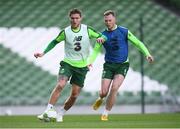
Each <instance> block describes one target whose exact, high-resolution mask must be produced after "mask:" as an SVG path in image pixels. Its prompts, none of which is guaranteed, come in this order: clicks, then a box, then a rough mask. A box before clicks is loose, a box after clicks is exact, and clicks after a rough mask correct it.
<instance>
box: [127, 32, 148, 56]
mask: <svg viewBox="0 0 180 129" xmlns="http://www.w3.org/2000/svg"><path fill="white" fill-rule="evenodd" d="M128 40H129V41H131V43H132V44H133V45H134V46H135V47H136V48H138V49H139V50H140V51H141V52H142V53H143V54H144V55H145V56H149V55H150V53H149V51H148V49H147V48H146V46H145V45H144V44H143V43H142V42H141V41H140V40H139V39H138V38H136V37H135V36H134V35H133V34H132V33H131V32H130V31H129V30H128Z"/></svg>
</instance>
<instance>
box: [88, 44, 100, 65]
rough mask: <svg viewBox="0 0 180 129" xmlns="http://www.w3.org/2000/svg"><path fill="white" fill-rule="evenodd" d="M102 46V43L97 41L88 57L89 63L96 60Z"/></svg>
mask: <svg viewBox="0 0 180 129" xmlns="http://www.w3.org/2000/svg"><path fill="white" fill-rule="evenodd" d="M101 48H102V44H100V43H97V42H96V43H95V46H94V48H93V52H92V54H91V55H90V56H89V58H88V64H92V63H93V62H94V61H95V59H96V57H97V56H98V54H99V53H100V52H101Z"/></svg>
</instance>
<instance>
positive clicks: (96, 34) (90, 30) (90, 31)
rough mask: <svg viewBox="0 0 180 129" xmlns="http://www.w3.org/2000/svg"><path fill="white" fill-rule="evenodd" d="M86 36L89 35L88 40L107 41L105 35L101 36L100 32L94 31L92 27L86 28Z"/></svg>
mask: <svg viewBox="0 0 180 129" xmlns="http://www.w3.org/2000/svg"><path fill="white" fill-rule="evenodd" d="M88 34H89V38H90V39H91V38H99V37H102V38H104V39H105V40H107V37H106V36H105V35H103V34H101V33H100V32H98V31H96V30H94V29H93V28H92V27H89V26H88Z"/></svg>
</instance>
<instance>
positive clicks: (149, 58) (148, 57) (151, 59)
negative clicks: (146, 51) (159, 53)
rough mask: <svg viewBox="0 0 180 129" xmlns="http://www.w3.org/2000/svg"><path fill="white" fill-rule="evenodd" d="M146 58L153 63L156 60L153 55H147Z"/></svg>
mask: <svg viewBox="0 0 180 129" xmlns="http://www.w3.org/2000/svg"><path fill="white" fill-rule="evenodd" d="M146 59H147V61H148V62H149V63H153V62H154V58H153V56H151V55H150V56H147V57H146Z"/></svg>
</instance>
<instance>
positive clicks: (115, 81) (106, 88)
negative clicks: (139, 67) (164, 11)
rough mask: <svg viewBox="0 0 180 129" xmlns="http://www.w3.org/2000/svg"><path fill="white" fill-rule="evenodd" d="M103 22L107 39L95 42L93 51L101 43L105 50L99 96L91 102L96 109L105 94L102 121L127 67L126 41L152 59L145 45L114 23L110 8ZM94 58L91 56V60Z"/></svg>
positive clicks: (113, 14)
mask: <svg viewBox="0 0 180 129" xmlns="http://www.w3.org/2000/svg"><path fill="white" fill-rule="evenodd" d="M104 22H105V25H106V27H107V29H106V30H105V31H103V32H102V34H103V35H105V36H106V37H107V40H106V41H105V42H104V43H103V44H97V45H96V46H95V49H94V50H95V51H94V52H93V55H94V56H95V55H96V54H98V52H99V51H100V49H101V46H102V45H103V46H104V48H105V50H106V53H105V63H104V66H103V74H102V83H101V90H100V93H99V98H98V99H97V100H96V102H95V103H94V104H93V109H94V110H97V109H98V108H99V107H100V105H101V104H102V102H103V100H104V98H105V97H106V96H107V100H106V106H105V109H104V111H103V113H102V116H101V120H102V121H107V120H108V112H109V111H110V110H111V109H112V107H113V105H114V103H115V100H116V95H117V92H118V89H119V87H120V86H121V85H122V83H123V81H124V79H125V76H126V74H127V71H128V69H129V60H128V41H130V43H132V44H133V45H134V46H135V47H136V48H138V49H139V50H140V51H141V52H142V53H143V54H144V55H145V56H146V59H147V61H148V62H150V63H151V62H153V60H154V59H153V57H152V56H151V54H150V53H149V51H148V49H147V48H146V46H145V45H144V44H143V43H142V42H141V41H140V40H138V39H137V38H136V37H135V36H134V35H133V34H132V33H131V32H130V31H129V30H128V29H127V28H125V27H122V26H117V25H116V17H115V13H114V12H113V11H112V10H108V11H106V12H105V13H104ZM94 59H95V58H94ZM94 59H93V58H92V60H94ZM108 93H109V94H108Z"/></svg>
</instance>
